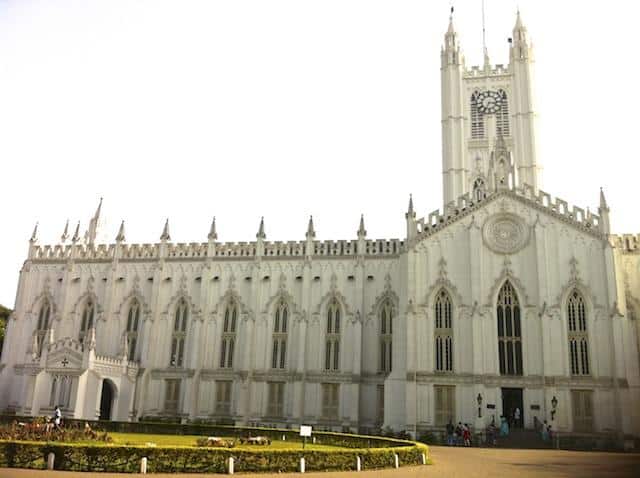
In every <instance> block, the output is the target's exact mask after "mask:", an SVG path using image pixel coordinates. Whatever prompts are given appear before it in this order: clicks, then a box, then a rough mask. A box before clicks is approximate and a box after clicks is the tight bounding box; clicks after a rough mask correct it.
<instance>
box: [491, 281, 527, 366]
mask: <svg viewBox="0 0 640 478" xmlns="http://www.w3.org/2000/svg"><path fill="white" fill-rule="evenodd" d="M496 309H497V310H496V313H497V316H498V358H499V361H500V375H522V334H521V329H520V302H519V301H518V295H517V294H516V291H515V290H514V288H513V286H512V285H511V283H510V282H509V281H507V282H505V283H504V285H503V286H502V289H500V293H499V294H498V304H497V307H496Z"/></svg>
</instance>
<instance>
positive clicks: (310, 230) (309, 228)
mask: <svg viewBox="0 0 640 478" xmlns="http://www.w3.org/2000/svg"><path fill="white" fill-rule="evenodd" d="M305 236H306V238H307V239H314V238H315V237H316V231H315V230H314V228H313V216H309V224H308V225H307V233H306V234H305Z"/></svg>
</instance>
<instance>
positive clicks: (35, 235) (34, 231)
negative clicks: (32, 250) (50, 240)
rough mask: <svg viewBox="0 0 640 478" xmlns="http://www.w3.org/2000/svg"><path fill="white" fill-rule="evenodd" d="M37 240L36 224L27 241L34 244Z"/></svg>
mask: <svg viewBox="0 0 640 478" xmlns="http://www.w3.org/2000/svg"><path fill="white" fill-rule="evenodd" d="M37 240H38V223H37V222H36V225H35V227H34V228H33V232H32V233H31V239H29V242H36V241H37Z"/></svg>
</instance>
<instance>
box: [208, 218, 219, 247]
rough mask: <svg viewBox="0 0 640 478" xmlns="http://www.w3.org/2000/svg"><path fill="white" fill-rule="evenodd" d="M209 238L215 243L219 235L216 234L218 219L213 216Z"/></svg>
mask: <svg viewBox="0 0 640 478" xmlns="http://www.w3.org/2000/svg"><path fill="white" fill-rule="evenodd" d="M207 238H208V239H209V240H210V241H215V240H216V239H218V233H217V232H216V217H215V216H213V221H211V228H210V229H209V234H208V235H207Z"/></svg>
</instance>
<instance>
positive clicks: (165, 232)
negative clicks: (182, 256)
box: [160, 218, 171, 241]
mask: <svg viewBox="0 0 640 478" xmlns="http://www.w3.org/2000/svg"><path fill="white" fill-rule="evenodd" d="M160 240H161V241H170V240H171V236H170V235H169V218H167V220H166V221H165V223H164V228H163V229H162V235H161V236H160Z"/></svg>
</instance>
